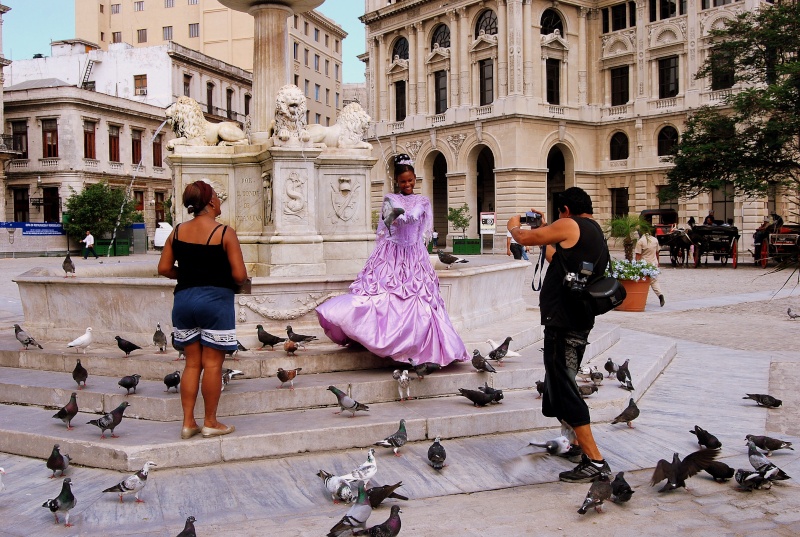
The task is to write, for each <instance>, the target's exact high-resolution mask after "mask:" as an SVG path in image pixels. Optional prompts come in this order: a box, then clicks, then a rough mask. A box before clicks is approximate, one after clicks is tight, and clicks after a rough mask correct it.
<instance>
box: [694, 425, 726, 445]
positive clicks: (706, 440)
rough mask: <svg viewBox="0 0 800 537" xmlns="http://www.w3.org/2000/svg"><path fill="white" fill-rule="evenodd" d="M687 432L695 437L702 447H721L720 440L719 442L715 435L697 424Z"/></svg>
mask: <svg viewBox="0 0 800 537" xmlns="http://www.w3.org/2000/svg"><path fill="white" fill-rule="evenodd" d="M689 432H690V433H692V434H693V435H695V436H696V437H697V443H698V444H700V445H701V446H703V447H707V448H708V449H719V448H721V447H722V442H720V441H719V439H718V438H717V437H716V436H714V435H713V434H711V433H709V432H708V431H706V430H705V429H703V428H702V427H700V426H699V425H695V426H694V430H693V431H689Z"/></svg>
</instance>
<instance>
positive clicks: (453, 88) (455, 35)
mask: <svg viewBox="0 0 800 537" xmlns="http://www.w3.org/2000/svg"><path fill="white" fill-rule="evenodd" d="M447 14H448V16H449V17H450V107H456V106H458V104H459V103H458V94H459V91H458V82H459V81H458V79H459V73H460V68H459V64H460V63H461V62H460V61H459V58H460V56H461V52H460V51H461V49H462V48H464V47H463V45H462V44H461V35H460V33H459V31H458V19H459V15H458V10H457V9H453V10H450V11H448V12H447Z"/></svg>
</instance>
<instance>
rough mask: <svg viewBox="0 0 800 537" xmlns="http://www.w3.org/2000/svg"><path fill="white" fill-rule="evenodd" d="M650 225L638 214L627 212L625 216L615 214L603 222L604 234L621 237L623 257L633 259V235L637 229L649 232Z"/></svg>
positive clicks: (614, 237)
mask: <svg viewBox="0 0 800 537" xmlns="http://www.w3.org/2000/svg"><path fill="white" fill-rule="evenodd" d="M651 230H652V227H651V226H650V224H649V223H648V222H647V220H645V219H644V218H642V217H641V216H640V215H638V214H628V215H625V216H615V217H614V218H612V219H611V220H609V221H608V222H606V224H605V232H606V234H607V235H608V236H609V237H611V238H613V239H622V247H623V250H624V252H625V259H627V260H628V261H632V260H633V246H634V243H635V239H634V237H636V235H635V233H636V232H637V231H641V232H642V233H650V232H651Z"/></svg>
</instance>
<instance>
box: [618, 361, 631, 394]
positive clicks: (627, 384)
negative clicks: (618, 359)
mask: <svg viewBox="0 0 800 537" xmlns="http://www.w3.org/2000/svg"><path fill="white" fill-rule="evenodd" d="M628 362H629V360H625V363H623V364H622V365H621V366H619V369H618V370H617V380H618V381H619V382H620V384H622V387H623V388H625V389H626V390H628V391H633V381H632V379H631V372H630V371H629V370H628Z"/></svg>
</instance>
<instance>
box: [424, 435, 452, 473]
mask: <svg viewBox="0 0 800 537" xmlns="http://www.w3.org/2000/svg"><path fill="white" fill-rule="evenodd" d="M445 459H447V452H446V451H445V449H444V446H443V445H442V438H441V437H440V436H437V437H436V438H435V439H434V440H433V444H431V447H429V448H428V462H430V464H431V466H432V467H433V469H434V470H441V469H442V468H444V467H445V466H446V464H445V463H444V461H445Z"/></svg>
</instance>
